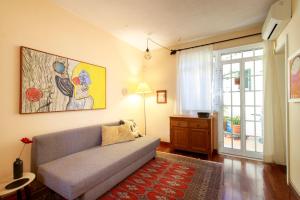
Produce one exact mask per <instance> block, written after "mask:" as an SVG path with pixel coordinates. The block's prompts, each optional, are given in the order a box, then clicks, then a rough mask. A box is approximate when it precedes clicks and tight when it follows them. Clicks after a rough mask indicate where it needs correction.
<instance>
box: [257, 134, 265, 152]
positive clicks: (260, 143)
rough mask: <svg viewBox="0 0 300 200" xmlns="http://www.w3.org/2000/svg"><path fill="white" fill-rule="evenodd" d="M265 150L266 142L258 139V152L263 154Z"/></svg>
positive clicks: (260, 138)
mask: <svg viewBox="0 0 300 200" xmlns="http://www.w3.org/2000/svg"><path fill="white" fill-rule="evenodd" d="M263 148H264V141H263V138H262V137H256V151H257V152H260V153H262V152H263Z"/></svg>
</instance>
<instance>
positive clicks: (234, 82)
mask: <svg viewBox="0 0 300 200" xmlns="http://www.w3.org/2000/svg"><path fill="white" fill-rule="evenodd" d="M231 82H232V91H240V78H232V79H231Z"/></svg>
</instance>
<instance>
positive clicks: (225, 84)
mask: <svg viewBox="0 0 300 200" xmlns="http://www.w3.org/2000/svg"><path fill="white" fill-rule="evenodd" d="M223 91H224V92H230V91H231V81H230V78H226V79H223Z"/></svg>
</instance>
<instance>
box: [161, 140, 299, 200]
mask: <svg viewBox="0 0 300 200" xmlns="http://www.w3.org/2000/svg"><path fill="white" fill-rule="evenodd" d="M157 150H158V151H163V152H169V153H175V154H180V155H185V156H189V157H194V158H200V159H205V160H207V156H206V155H202V154H196V153H188V152H184V151H178V150H173V149H172V148H171V147H170V144H168V143H161V145H160V146H159V148H158V149H157ZM212 161H215V162H219V163H223V164H224V196H223V199H224V200H239V199H242V200H248V199H251V200H252V199H253V200H260V199H266V200H269V199H270V200H273V199H274V200H277V199H278V200H297V199H298V198H297V196H296V195H295V193H294V192H293V191H292V190H291V189H290V187H289V186H288V185H287V184H286V168H285V167H284V166H280V165H274V164H265V163H263V162H261V161H254V160H248V159H245V158H237V157H232V156H224V155H218V154H215V155H213V157H212Z"/></svg>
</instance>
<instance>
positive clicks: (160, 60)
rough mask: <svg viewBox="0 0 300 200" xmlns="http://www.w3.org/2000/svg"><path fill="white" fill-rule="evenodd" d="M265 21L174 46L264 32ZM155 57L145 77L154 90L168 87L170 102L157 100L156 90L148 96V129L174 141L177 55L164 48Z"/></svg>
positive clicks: (246, 41)
mask: <svg viewBox="0 0 300 200" xmlns="http://www.w3.org/2000/svg"><path fill="white" fill-rule="evenodd" d="M260 31H261V24H260V25H257V26H255V27H251V28H247V29H244V30H240V31H235V32H232V33H226V34H221V35H218V36H215V37H211V38H207V39H203V40H199V41H196V42H192V43H187V44H184V45H179V46H176V47H173V48H174V49H177V48H183V47H189V46H194V45H201V44H207V43H211V42H216V41H221V40H226V39H230V38H237V37H240V36H244V35H250V34H254V33H260ZM257 42H261V37H260V36H254V37H249V38H244V39H239V40H234V41H230V42H223V43H219V44H216V45H214V46H213V48H214V50H219V49H225V48H231V47H236V46H241V45H247V44H252V43H257ZM151 53H152V58H151V60H149V61H145V66H146V71H145V75H144V76H145V79H146V81H147V82H148V83H149V84H150V85H151V86H152V88H153V89H154V90H163V89H166V90H167V91H168V103H167V104H157V103H156V98H155V94H153V95H151V96H149V97H148V98H147V106H148V110H147V117H148V120H147V127H148V128H147V132H148V133H149V134H151V135H155V136H158V137H160V138H161V139H162V140H163V141H166V142H169V141H170V134H169V132H170V130H169V116H171V115H173V114H174V113H175V98H176V56H171V55H170V54H169V53H170V52H169V51H167V50H165V49H160V50H156V51H152V52H151ZM217 141H218V140H217V137H215V148H217Z"/></svg>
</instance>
